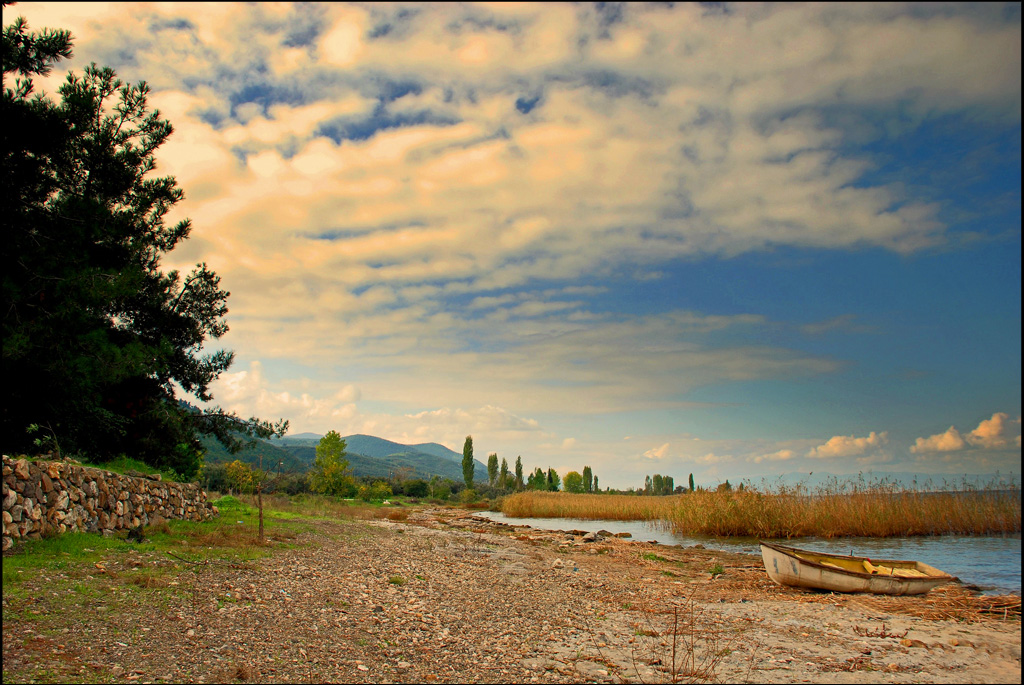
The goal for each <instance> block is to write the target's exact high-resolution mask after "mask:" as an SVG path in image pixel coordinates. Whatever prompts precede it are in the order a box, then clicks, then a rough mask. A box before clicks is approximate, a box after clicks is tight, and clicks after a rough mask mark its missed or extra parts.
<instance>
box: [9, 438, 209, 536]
mask: <svg viewBox="0 0 1024 685" xmlns="http://www.w3.org/2000/svg"><path fill="white" fill-rule="evenodd" d="M215 516H217V507H215V506H213V505H212V504H210V503H209V502H207V501H206V493H205V492H204V491H203V490H202V488H200V487H199V486H198V485H196V484H195V483H171V482H166V481H162V480H161V479H160V476H159V475H153V476H141V477H137V476H125V475H121V474H119V473H113V472H111V471H104V470H103V469H94V468H87V467H84V466H79V465H78V464H74V463H71V462H66V461H29V460H28V459H12V458H10V457H8V456H6V455H4V457H3V549H4V551H6V550H8V549H10V548H11V547H12V546H13V545H14V543H15V542H16V541H18V540H19V539H22V538H28V539H38V538H39V537H41V536H42V535H45V534H51V533H53V534H56V533H63V532H66V531H69V530H73V531H88V532H93V533H104V534H110V533H109V532H108V531H114V530H118V529H120V528H135V527H136V526H138V525H140V524H141V525H149V523H150V522H151V521H155V520H157V519H158V518H159V517H163V518H167V519H187V520H191V521H206V520H208V519H211V518H213V517H215Z"/></svg>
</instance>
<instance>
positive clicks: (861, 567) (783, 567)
mask: <svg viewBox="0 0 1024 685" xmlns="http://www.w3.org/2000/svg"><path fill="white" fill-rule="evenodd" d="M761 558H762V559H763V560H764V568H765V570H766V571H768V577H770V578H771V579H772V580H774V581H775V582H776V583H778V584H779V585H792V586H794V587H806V588H812V589H815V590H831V591H832V592H871V593H874V594H878V595H920V594H923V593H925V592H928V591H929V590H931V589H932V588H933V587H936V586H938V585H942V584H943V583H948V582H949V581H951V580H953V579H954V578H953V576H951V575H949V574H948V573H944V572H943V571H940V570H939V569H937V568H933V567H931V566H929V565H928V564H925V563H922V562H920V561H896V560H893V559H875V560H872V559H869V558H868V557H855V556H852V555H851V556H836V555H834V554H825V553H824V552H811V551H808V550H804V549H797V548H796V547H785V546H783V545H777V544H775V543H770V542H761Z"/></svg>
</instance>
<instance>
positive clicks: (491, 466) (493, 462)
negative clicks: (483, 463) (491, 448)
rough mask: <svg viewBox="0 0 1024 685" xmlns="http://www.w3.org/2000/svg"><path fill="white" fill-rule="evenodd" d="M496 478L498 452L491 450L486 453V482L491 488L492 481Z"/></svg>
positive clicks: (492, 485)
mask: <svg viewBox="0 0 1024 685" xmlns="http://www.w3.org/2000/svg"><path fill="white" fill-rule="evenodd" d="M497 480H498V454H497V453H496V452H492V453H491V454H489V455H487V484H488V485H490V486H491V487H492V488H493V487H494V483H495V482H496V481H497Z"/></svg>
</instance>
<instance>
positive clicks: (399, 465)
mask: <svg viewBox="0 0 1024 685" xmlns="http://www.w3.org/2000/svg"><path fill="white" fill-rule="evenodd" d="M321 437H323V436H321V435H317V434H316V433H299V434H297V435H288V436H285V437H283V438H273V439H271V440H269V441H268V440H260V441H259V442H258V443H257V444H256V446H255V447H252V448H250V449H248V450H243V451H242V452H240V453H238V454H234V455H233V454H230V453H229V452H228V451H227V450H225V449H224V448H223V447H221V445H220V443H218V442H217V441H216V440H214V439H212V438H211V439H207V440H204V441H203V444H204V445H205V446H206V448H207V455H206V459H207V461H208V462H210V463H223V462H230V461H233V460H235V459H240V460H241V461H244V462H246V463H248V464H251V465H253V466H257V465H258V462H259V458H260V456H262V457H263V468H264V469H267V470H276V467H278V466H279V467H280V469H281V470H282V471H284V472H294V473H303V472H305V471H308V470H309V469H310V468H311V467H312V466H313V463H314V461H315V459H316V446H317V445H318V444H319V442H320V438H321ZM342 439H343V440H344V441H345V458H346V459H347V460H348V462H349V470H350V472H351V473H352V475H353V476H357V477H358V476H368V477H371V478H390V477H392V476H394V475H395V474H396V473H397V472H400V471H401V472H404V475H405V477H406V478H423V479H424V480H426V479H429V478H431V477H432V476H440V477H441V478H451V479H452V480H455V481H461V480H462V455H461V454H460V453H458V452H456V451H454V450H451V449H448V448H447V447H445V446H444V445H440V444H438V443H436V442H427V443H419V444H415V445H403V444H401V443H398V442H393V441H391V440H385V439H384V438H378V437H374V436H372V435H361V434H357V435H349V436H346V437H344V438H342ZM473 461H474V463H475V465H476V467H475V468H474V470H473V480H474V481H482V482H486V481H487V466H486V465H485V464H483V463H481V462H480V461H479V460H478V459H474V460H473Z"/></svg>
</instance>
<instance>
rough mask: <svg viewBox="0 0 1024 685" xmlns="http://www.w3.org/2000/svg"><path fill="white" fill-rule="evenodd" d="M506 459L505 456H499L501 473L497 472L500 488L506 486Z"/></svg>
mask: <svg viewBox="0 0 1024 685" xmlns="http://www.w3.org/2000/svg"><path fill="white" fill-rule="evenodd" d="M508 475H509V474H508V461H507V460H506V459H505V457H502V458H501V473H499V474H498V487H500V488H501V489H502V490H504V489H505V488H507V487H508Z"/></svg>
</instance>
